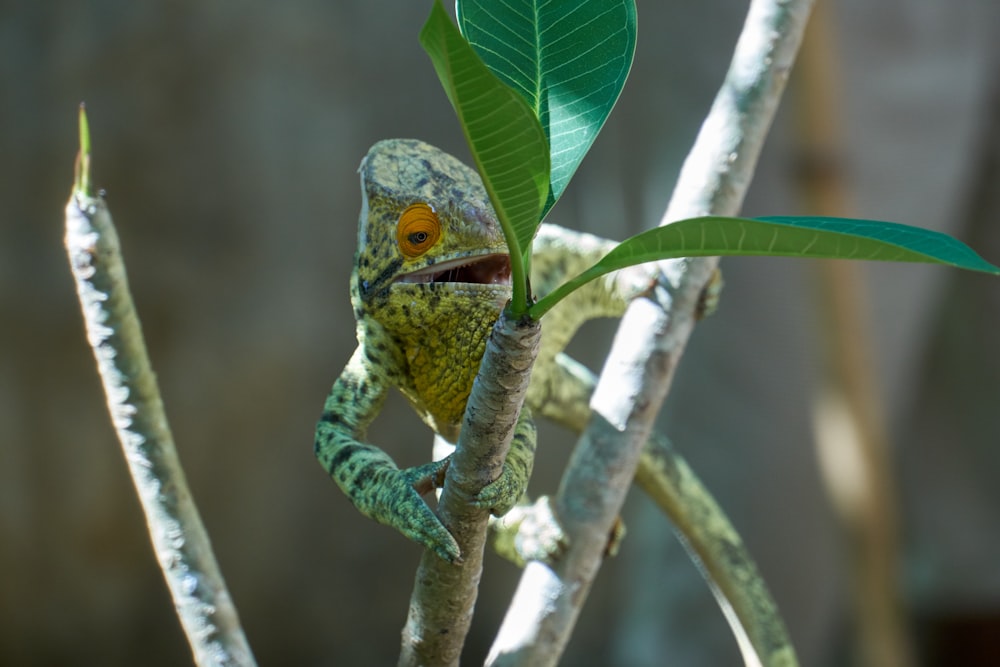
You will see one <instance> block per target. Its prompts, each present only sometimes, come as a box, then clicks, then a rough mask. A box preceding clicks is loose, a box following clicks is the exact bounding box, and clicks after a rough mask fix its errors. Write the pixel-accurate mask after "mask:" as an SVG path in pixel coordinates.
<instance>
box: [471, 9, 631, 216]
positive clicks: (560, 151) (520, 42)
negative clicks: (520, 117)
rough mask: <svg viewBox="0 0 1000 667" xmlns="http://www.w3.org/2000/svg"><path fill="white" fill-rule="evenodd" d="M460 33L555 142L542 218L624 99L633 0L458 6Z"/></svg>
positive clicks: (629, 50) (629, 59) (629, 62)
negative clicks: (530, 109)
mask: <svg viewBox="0 0 1000 667" xmlns="http://www.w3.org/2000/svg"><path fill="white" fill-rule="evenodd" d="M455 4H456V12H457V14H458V23H459V27H460V28H461V29H462V32H463V34H465V36H466V38H468V40H469V43H470V44H472V46H473V48H475V50H476V52H477V53H478V54H479V56H480V57H481V58H482V59H483V62H484V63H486V66H487V67H489V68H490V69H491V70H492V71H493V73H494V74H496V75H497V76H498V77H499V78H500V79H501V80H502V81H503V82H504V83H506V84H507V85H509V86H510V87H512V88H514V89H515V90H516V91H518V92H519V93H520V94H521V95H522V96H523V97H524V99H525V100H526V101H527V102H528V104H529V105H530V106H531V108H532V109H533V110H534V112H535V113H536V114H537V115H538V118H539V119H540V120H541V122H542V127H543V128H544V129H545V134H546V136H547V137H548V139H549V146H550V150H551V155H552V175H551V184H550V187H549V196H548V199H547V200H546V203H545V208H544V209H543V211H542V217H544V214H545V213H548V210H549V209H550V208H551V207H552V205H553V204H554V203H555V202H556V200H557V199H559V197H560V195H562V193H563V190H565V188H566V184H567V183H569V179H570V178H571V177H572V176H573V173H574V172H575V171H576V168H577V167H578V166H579V164H580V161H581V160H583V156H584V155H585V154H586V153H587V150H588V149H589V148H590V145H591V144H592V143H593V142H594V139H595V138H596V137H597V133H598V131H600V129H601V126H603V125H604V121H605V120H606V119H607V117H608V114H609V113H611V108H612V107H613V106H614V105H615V102H616V101H617V100H618V95H619V93H621V90H622V87H623V86H624V85H625V78H626V77H627V76H628V72H629V69H630V68H631V67H632V56H633V54H634V52H635V34H636V16H635V1H634V0H575V1H566V0H562V1H559V0H547V1H543V0H501V1H499V2H498V1H497V0H457V2H456V3H455Z"/></svg>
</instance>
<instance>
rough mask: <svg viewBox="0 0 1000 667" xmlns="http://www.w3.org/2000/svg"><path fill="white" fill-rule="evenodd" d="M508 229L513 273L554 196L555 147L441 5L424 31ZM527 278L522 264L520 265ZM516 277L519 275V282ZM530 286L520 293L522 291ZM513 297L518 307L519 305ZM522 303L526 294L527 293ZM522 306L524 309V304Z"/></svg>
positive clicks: (436, 4) (428, 48) (426, 47)
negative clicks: (551, 151)
mask: <svg viewBox="0 0 1000 667" xmlns="http://www.w3.org/2000/svg"><path fill="white" fill-rule="evenodd" d="M420 44H421V45H422V46H423V47H424V50H425V51H426V52H427V54H428V55H429V56H430V58H431V62H433V64H434V69H435V70H436V71H437V74H438V78H439V79H440V80H441V85H442V86H444V89H445V92H446V93H447V95H448V99H449V100H451V104H452V106H453V107H454V108H455V113H456V114H457V115H458V118H459V121H460V122H461V125H462V131H463V132H464V133H465V138H466V140H467V141H468V143H469V148H470V149H471V151H472V157H473V159H474V160H475V162H476V167H477V168H478V169H479V174H480V176H482V178H483V184H484V185H485V186H486V191H487V192H488V193H489V195H490V201H491V202H492V203H493V208H494V209H495V210H496V213H497V217H498V218H499V219H500V223H501V225H502V226H503V228H504V235H505V237H506V239H507V245H508V246H510V251H511V253H510V254H511V265H512V266H511V269H512V271H515V266H514V265H515V263H516V264H518V265H520V264H521V260H522V258H523V256H524V254H525V252H526V251H527V250H529V249H530V247H531V240H532V238H534V235H535V230H536V229H537V228H538V223H539V222H540V220H541V211H542V206H543V204H544V203H545V199H546V197H547V196H548V190H549V149H548V144H547V142H546V140H545V133H544V132H543V131H542V128H541V125H539V123H538V119H537V118H535V115H534V113H533V112H532V110H531V109H530V108H529V107H528V105H527V104H526V103H525V102H524V100H523V99H522V98H521V96H520V95H518V94H517V93H516V92H514V91H513V90H511V88H510V87H508V86H507V85H505V84H504V83H502V82H501V81H500V80H499V79H497V77H496V76H494V75H493V74H492V73H491V72H490V71H489V69H487V68H486V66H485V65H484V64H483V63H482V61H481V60H480V59H479V57H478V56H477V55H476V52H475V51H473V50H472V47H470V46H469V44H468V42H466V41H465V38H464V37H462V34H461V33H460V32H459V31H458V28H456V27H455V25H454V24H453V23H452V22H451V18H449V16H448V13H447V12H446V11H445V10H444V8H443V7H442V6H441V2H440V0H435V2H434V6H433V8H432V9H431V14H430V16H429V17H428V18H427V22H426V23H425V24H424V27H423V29H422V30H421V31H420ZM520 268H521V271H522V275H523V266H521V267H520ZM516 275H517V274H516V273H515V276H516ZM524 282H525V281H524V280H520V281H519V280H515V281H514V289H515V290H519V289H520V290H521V291H522V292H523V291H524V285H523V284H520V285H519V284H518V283H524ZM516 297H517V295H515V299H514V303H515V306H516V304H517V303H518V302H517V298H516ZM522 297H523V295H522ZM521 303H522V304H526V299H524V300H523V301H522V302H521Z"/></svg>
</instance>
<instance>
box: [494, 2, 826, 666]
mask: <svg viewBox="0 0 1000 667" xmlns="http://www.w3.org/2000/svg"><path fill="white" fill-rule="evenodd" d="M811 6H812V0H754V1H753V2H752V3H751V5H750V10H749V13H748V15H747V19H746V22H745V24H744V27H743V32H742V34H741V35H740V39H739V42H738V43H737V46H736V52H735V54H734V56H733V60H732V63H731V65H730V68H729V72H728V73H727V75H726V79H725V81H724V83H723V85H722V88H721V90H720V91H719V93H718V95H717V96H716V99H715V102H714V104H713V106H712V109H711V111H710V112H709V115H708V117H707V118H706V120H705V123H704V124H703V125H702V128H701V131H700V133H699V135H698V138H697V140H696V142H695V146H694V147H693V149H692V151H691V153H690V154H689V156H688V159H687V160H686V162H685V164H684V167H683V169H682V171H681V175H680V179H679V181H678V183H677V186H676V188H675V191H674V195H673V197H672V198H671V201H670V204H669V206H668V207H667V211H666V213H665V215H664V218H663V222H662V224H667V223H669V222H670V221H673V220H678V219H682V218H687V217H695V216H699V215H707V214H721V215H734V214H736V213H737V212H738V211H739V208H740V206H741V204H742V201H743V197H744V195H745V193H746V190H747V187H748V185H749V183H750V179H751V177H752V175H753V171H754V168H755V166H756V162H757V158H758V156H759V154H760V150H761V147H762V145H763V142H764V138H765V136H766V134H767V130H768V129H769V127H770V124H771V121H772V120H773V118H774V114H775V111H776V110H777V106H778V102H779V100H780V98H781V93H782V91H783V90H784V86H785V82H786V81H787V78H788V73H789V71H790V69H791V66H792V63H793V62H794V59H795V54H796V52H797V50H798V46H799V43H800V41H801V38H802V33H803V30H804V28H805V24H806V19H807V17H808V14H809V10H810V8H811ZM717 262H718V259H717V258H699V259H684V260H675V261H670V262H663V263H662V264H661V269H662V271H663V275H664V280H663V285H662V286H661V287H660V288H659V289H658V290H657V291H656V294H655V295H654V296H655V297H656V300H657V301H658V302H659V303H654V302H653V301H651V300H647V299H640V300H637V301H636V302H634V303H633V304H632V306H631V307H630V308H629V310H628V312H627V313H626V314H625V317H624V318H623V319H622V323H621V326H620V327H619V330H618V336H617V337H616V340H615V343H614V346H613V348H612V351H611V354H610V355H609V357H608V361H607V363H606V364H605V369H604V372H603V373H602V375H601V378H600V380H599V382H598V385H597V388H596V391H595V393H594V396H593V399H592V401H591V409H592V411H593V414H592V417H591V422H590V425H589V427H588V429H587V431H586V432H585V433H584V435H583V437H582V438H581V440H580V443H579V445H578V447H577V450H576V452H575V453H574V455H573V458H572V460H571V462H570V466H569V468H568V469H567V471H566V474H565V476H564V477H563V481H562V484H561V485H560V490H559V495H558V497H557V499H556V513H557V515H558V517H559V519H560V520H561V521H562V522H563V528H564V530H565V532H566V534H567V535H568V536H569V539H570V545H571V546H570V549H569V551H568V553H567V555H566V557H565V558H564V559H563V560H562V561H560V562H559V563H557V564H556V565H555V567H553V568H549V567H547V566H545V565H543V564H541V563H538V562H531V563H529V564H528V566H527V567H526V568H525V572H524V575H523V576H522V578H521V582H520V585H519V587H518V590H517V592H516V594H515V597H514V601H513V602H512V604H511V606H510V608H509V610H508V613H507V616H506V618H505V620H504V623H503V626H502V627H501V629H500V632H499V634H498V636H497V640H496V642H495V643H494V646H493V649H492V650H491V653H490V656H489V658H488V659H487V662H488V664H492V665H520V664H530V665H552V664H555V662H556V661H557V660H558V658H559V656H560V655H561V654H562V651H563V649H564V647H565V645H566V643H567V641H568V639H569V635H570V633H571V631H572V628H573V626H574V624H575V621H576V618H577V616H578V614H579V611H580V608H581V607H582V605H583V602H584V601H585V598H586V595H587V592H588V591H589V588H590V585H591V583H592V581H593V578H594V576H595V575H596V572H597V569H598V567H599V564H600V561H601V558H602V553H603V550H604V547H605V544H606V541H607V536H608V534H609V533H610V530H611V527H612V523H613V521H614V520H615V517H616V516H617V514H618V512H619V511H620V508H621V506H622V504H623V502H624V499H625V494H626V491H627V490H628V487H629V484H630V482H631V480H632V478H633V476H634V474H635V471H636V467H637V465H638V462H639V457H640V453H641V450H642V446H643V444H644V443H645V442H646V440H647V438H648V436H649V433H650V430H651V424H652V421H653V419H654V418H655V416H656V414H657V412H658V411H659V408H660V405H661V403H662V401H663V399H664V398H665V396H666V393H667V389H668V387H669V384H670V381H671V379H672V377H673V373H674V369H675V368H676V365H677V362H678V360H679V358H680V356H681V354H682V352H683V349H684V346H685V344H686V342H687V339H688V337H689V336H690V334H691V330H692V328H693V325H694V321H695V317H694V312H695V308H696V305H697V302H698V297H699V295H700V294H701V291H702V290H703V289H704V287H705V285H706V284H707V282H708V280H709V279H710V277H711V275H712V273H713V271H714V270H715V267H716V265H717ZM746 658H747V659H748V661H749V660H753V658H754V656H746ZM759 658H760V659H761V660H764V659H767V656H759ZM784 662H786V663H788V662H791V663H794V656H793V655H791V656H786V657H785V660H784ZM768 664H778V663H768Z"/></svg>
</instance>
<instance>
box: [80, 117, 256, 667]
mask: <svg viewBox="0 0 1000 667" xmlns="http://www.w3.org/2000/svg"><path fill="white" fill-rule="evenodd" d="M85 128H86V126H85V123H82V129H83V130H84V131H85ZM82 143H83V146H84V147H86V146H87V144H88V143H89V141H87V142H82ZM77 164H78V172H77V178H76V187H75V190H74V192H73V194H72V195H71V196H70V200H69V203H68V204H67V205H66V238H65V243H66V251H67V253H68V255H69V263H70V268H71V269H72V272H73V277H74V279H75V280H76V287H77V294H78V295H79V298H80V305H81V307H82V309H83V317H84V322H85V325H86V328H87V339H88V341H89V342H90V345H91V347H92V348H93V350H94V356H95V358H96V360H97V368H98V371H99V372H100V375H101V380H102V382H103V384H104V392H105V395H106V396H107V404H108V410H109V411H110V413H111V420H112V422H113V423H114V427H115V430H116V432H117V434H118V439H119V441H120V442H121V445H122V451H123V452H124V454H125V461H126V463H127V464H128V467H129V472H130V473H131V475H132V481H133V482H134V483H135V488H136V491H137V492H138V494H139V500H140V502H141V504H142V509H143V512H144V513H145V515H146V523H147V526H148V528H149V535H150V539H151V540H152V543H153V550H154V551H155V553H156V558H157V560H158V561H159V563H160V568H161V569H162V570H163V576H164V578H165V579H166V581H167V587H168V588H169V589H170V594H171V596H172V597H173V600H174V606H175V608H176V610H177V615H178V617H179V618H180V621H181V625H182V626H183V629H184V632H185V634H186V635H187V638H188V641H189V642H190V644H191V650H192V651H193V653H194V659H195V663H196V664H198V665H199V666H201V667H208V666H210V665H212V666H215V665H226V666H230V665H232V666H237V665H239V666H244V665H247V666H249V665H255V664H256V663H255V661H254V657H253V654H252V653H251V651H250V646H249V644H248V643H247V640H246V637H245V636H244V634H243V629H242V628H241V627H240V622H239V618H238V616H237V613H236V608H235V607H234V606H233V603H232V599H231V597H230V595H229V591H228V590H227V589H226V585H225V582H224V581H223V579H222V574H221V573H220V571H219V567H218V564H217V563H216V561H215V556H214V555H213V553H212V547H211V544H210V543H209V539H208V535H207V533H206V532H205V527H204V526H203V525H202V522H201V518H200V517H199V515H198V510H197V508H196V507H195V504H194V500H193V499H192V497H191V493H190V491H189V490H188V486H187V482H186V480H185V478H184V472H183V470H182V469H181V466H180V461H179V460H178V457H177V450H176V449H175V448H174V441H173V437H172V436H171V434H170V427H169V425H168V424H167V418H166V415H165V414H164V411H163V401H162V400H161V398H160V392H159V388H158V387H157V384H156V377H155V375H154V374H153V370H152V368H151V366H150V363H149V356H148V355H147V353H146V345H145V342H144V341H143V338H142V331H141V328H140V325H139V318H138V315H137V314H136V310H135V305H134V304H133V302H132V296H131V293H130V292H129V288H128V280H127V277H126V275H125V264H124V262H123V260H122V256H121V250H120V246H119V242H118V234H117V233H116V231H115V228H114V225H113V223H112V221H111V214H110V213H109V212H108V208H107V205H106V203H105V201H104V199H103V198H95V197H92V196H90V194H89V192H88V190H89V174H88V173H87V172H88V171H89V154H88V152H87V151H86V150H85V151H84V152H83V153H82V155H81V156H80V157H79V159H78V163H77Z"/></svg>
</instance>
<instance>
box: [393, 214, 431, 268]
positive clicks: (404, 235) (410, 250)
mask: <svg viewBox="0 0 1000 667" xmlns="http://www.w3.org/2000/svg"><path fill="white" fill-rule="evenodd" d="M440 238H441V221H440V220H438V216H437V213H435V212H434V209H433V208H431V207H430V206H429V205H427V204H424V203H416V204H410V205H409V206H407V207H406V210H404V211H403V214H402V215H400V216H399V222H398V223H397V224H396V245H398V246H399V250H400V251H401V252H402V253H403V256H404V257H406V258H408V259H413V258H415V257H420V256H421V255H423V254H424V253H425V252H427V251H428V250H430V249H431V248H432V247H434V244H435V243H437V242H438V239H440Z"/></svg>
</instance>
